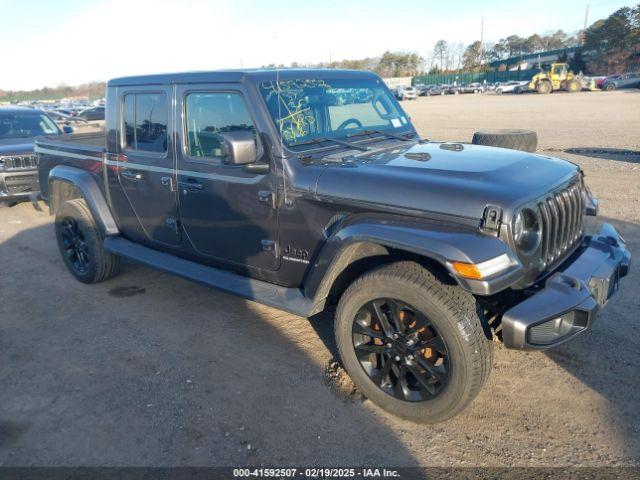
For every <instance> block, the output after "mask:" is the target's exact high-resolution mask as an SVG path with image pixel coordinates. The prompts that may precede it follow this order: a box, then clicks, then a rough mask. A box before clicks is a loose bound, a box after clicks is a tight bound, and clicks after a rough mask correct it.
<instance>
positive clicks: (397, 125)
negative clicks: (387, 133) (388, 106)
mask: <svg viewBox="0 0 640 480" xmlns="http://www.w3.org/2000/svg"><path fill="white" fill-rule="evenodd" d="M391 125H393V126H394V127H395V128H398V127H400V126H401V125H402V124H401V123H400V120H399V119H397V118H392V119H391Z"/></svg>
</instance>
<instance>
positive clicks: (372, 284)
mask: <svg viewBox="0 0 640 480" xmlns="http://www.w3.org/2000/svg"><path fill="white" fill-rule="evenodd" d="M377 298H396V299H398V300H400V301H402V302H405V303H407V304H410V305H412V306H413V307H414V308H416V309H417V310H419V311H420V312H423V313H424V314H425V315H427V316H428V317H429V319H430V320H431V322H432V324H433V325H434V326H435V327H436V328H437V330H438V331H439V333H440V336H441V337H442V338H443V339H444V341H445V343H446V344H447V349H448V353H449V361H450V365H451V373H450V377H449V381H448V383H447V385H446V386H445V388H444V390H442V392H441V393H440V394H439V395H438V396H436V397H434V398H432V399H429V400H426V401H420V402H409V401H404V400H400V399H398V398H395V397H393V396H391V395H390V394H388V393H386V392H385V391H383V390H382V389H380V388H379V387H378V386H377V385H376V384H375V383H374V382H373V381H372V380H371V378H370V377H369V375H368V374H367V373H366V372H365V370H364V369H363V368H362V366H361V364H360V362H359V361H358V358H357V356H356V353H355V347H354V343H353V338H352V337H353V334H352V326H353V322H354V319H355V316H356V313H357V312H358V310H359V309H360V308H361V307H362V306H363V305H365V304H366V303H367V302H369V301H371V300H375V299H377ZM483 324H484V325H486V322H485V319H484V313H483V311H482V309H481V308H480V307H479V305H478V304H477V302H476V300H475V298H474V297H473V296H472V295H471V294H469V293H467V292H465V291H464V290H462V289H461V288H460V287H458V286H457V285H455V284H453V285H447V284H444V283H442V282H441V281H440V280H438V279H437V278H436V277H435V276H434V275H433V274H432V273H431V272H429V271H428V270H426V269H425V268H424V267H422V266H421V265H419V264H417V263H415V262H408V261H402V262H397V263H393V264H390V265H386V266H382V267H380V268H377V269H375V270H372V271H370V272H368V273H366V274H364V275H363V276H361V277H360V278H359V279H358V280H356V281H355V282H354V283H353V284H352V285H351V286H350V287H349V288H348V289H347V290H346V291H345V292H344V294H343V295H342V297H341V299H340V302H339V304H338V308H337V311H336V320H335V334H336V343H337V346H338V350H339V352H340V357H341V359H342V363H343V365H344V367H345V369H346V371H347V372H348V373H349V375H350V376H351V379H352V380H353V381H354V383H355V385H356V386H357V387H358V389H359V390H360V391H361V392H362V393H363V394H364V395H365V396H366V397H367V398H369V399H370V400H371V401H372V402H373V403H375V404H376V405H378V406H380V407H381V408H382V409H384V410H386V411H387V412H389V413H392V414H394V415H397V416H398V417H402V418H405V419H409V420H412V421H415V422H420V423H436V422H441V421H444V420H447V419H448V418H451V417H453V416H455V415H457V414H458V413H460V412H461V411H462V410H463V409H464V408H465V407H466V406H467V405H468V404H469V403H470V402H471V401H472V400H473V399H474V398H475V397H476V395H477V394H478V392H479V391H480V389H481V388H482V386H483V384H484V383H485V381H486V380H487V378H488V377H489V373H490V372H491V366H492V359H493V343H492V341H491V340H490V339H489V338H488V336H487V333H486V330H485V327H484V325H483Z"/></svg>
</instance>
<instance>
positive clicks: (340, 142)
mask: <svg viewBox="0 0 640 480" xmlns="http://www.w3.org/2000/svg"><path fill="white" fill-rule="evenodd" d="M322 142H333V143H336V144H338V145H342V146H345V147H349V148H355V149H356V150H360V151H361V152H366V151H368V150H370V148H369V147H365V146H363V145H358V144H355V143H351V142H345V141H344V140H338V139H337V138H329V137H316V138H312V139H310V140H304V141H302V142H296V143H291V144H289V146H290V147H297V146H300V145H313V144H316V143H322Z"/></svg>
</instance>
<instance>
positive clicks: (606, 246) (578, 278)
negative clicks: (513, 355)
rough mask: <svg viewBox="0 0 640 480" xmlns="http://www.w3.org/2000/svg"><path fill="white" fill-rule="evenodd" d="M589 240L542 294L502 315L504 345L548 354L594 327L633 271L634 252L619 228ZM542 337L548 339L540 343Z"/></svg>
mask: <svg viewBox="0 0 640 480" xmlns="http://www.w3.org/2000/svg"><path fill="white" fill-rule="evenodd" d="M586 242H587V245H586V248H584V250H583V251H582V253H581V254H580V256H578V257H577V258H576V259H575V260H574V261H573V263H571V264H570V265H569V266H568V267H566V268H565V269H564V271H559V272H556V273H555V274H554V275H552V276H551V277H550V278H549V279H548V280H547V281H546V283H545V286H544V288H543V289H542V290H540V291H539V292H537V293H536V294H534V295H532V296H531V297H529V298H527V299H526V300H524V301H523V302H521V303H519V304H518V305H516V306H515V307H512V308H511V309H510V310H508V311H507V312H506V313H505V314H504V315H503V317H502V339H503V342H504V345H505V347H507V348H514V349H520V350H545V349H548V348H552V347H555V346H557V345H560V344H561V343H564V342H566V341H568V340H570V339H572V338H573V337H575V336H576V335H577V334H579V333H581V332H584V331H585V330H587V329H588V328H589V327H590V326H591V324H592V323H593V321H594V319H595V317H596V315H597V313H598V311H599V310H600V309H601V308H602V307H604V306H605V305H606V303H607V301H608V300H609V298H611V296H612V295H613V294H614V293H615V292H616V291H617V290H618V287H619V281H620V279H621V278H622V277H624V276H626V275H627V273H628V272H629V268H630V265H631V253H630V252H629V250H628V249H627V247H626V244H625V242H624V239H623V238H622V237H621V236H620V234H619V233H618V232H617V231H616V229H615V228H613V227H612V226H611V225H609V224H606V223H605V224H604V225H603V226H602V228H601V230H600V233H599V234H598V235H596V236H594V237H590V238H587V239H586ZM563 321H564V323H563ZM543 324H545V325H543ZM536 327H537V328H536ZM532 329H533V330H532ZM543 335H546V338H547V340H546V341H543V340H541V338H543Z"/></svg>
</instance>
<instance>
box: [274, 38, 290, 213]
mask: <svg viewBox="0 0 640 480" xmlns="http://www.w3.org/2000/svg"><path fill="white" fill-rule="evenodd" d="M273 41H274V42H277V41H278V36H277V35H274V36H273ZM275 50H276V51H278V49H277V48H276V49H275ZM275 65H276V93H277V98H276V101H277V103H278V121H279V124H276V133H277V134H278V138H279V139H280V155H281V159H280V160H281V164H282V197H283V198H282V200H283V202H286V201H287V172H286V171H285V168H284V140H283V139H282V134H283V132H284V130H283V128H282V126H283V125H284V123H283V122H282V121H281V119H282V105H281V102H282V98H281V95H280V67H279V66H278V62H277V61H276V62H275ZM275 167H276V171H277V167H278V165H277V162H276V165H275ZM277 191H278V187H277V186H276V192H277ZM276 195H277V193H276Z"/></svg>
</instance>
